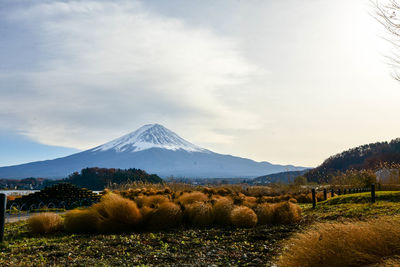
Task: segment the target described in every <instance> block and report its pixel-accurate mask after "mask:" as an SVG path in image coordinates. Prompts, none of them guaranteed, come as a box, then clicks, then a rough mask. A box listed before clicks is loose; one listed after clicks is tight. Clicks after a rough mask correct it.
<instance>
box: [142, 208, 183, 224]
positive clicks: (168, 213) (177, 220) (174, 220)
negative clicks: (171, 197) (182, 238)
mask: <svg viewBox="0 0 400 267" xmlns="http://www.w3.org/2000/svg"><path fill="white" fill-rule="evenodd" d="M182 217H183V213H182V210H181V207H180V206H179V205H177V204H175V203H172V202H164V203H162V204H161V205H160V206H159V207H158V209H156V210H155V211H154V212H153V213H152V215H151V218H150V222H149V227H150V228H151V229H169V228H173V227H177V226H179V225H180V224H181V222H182Z"/></svg>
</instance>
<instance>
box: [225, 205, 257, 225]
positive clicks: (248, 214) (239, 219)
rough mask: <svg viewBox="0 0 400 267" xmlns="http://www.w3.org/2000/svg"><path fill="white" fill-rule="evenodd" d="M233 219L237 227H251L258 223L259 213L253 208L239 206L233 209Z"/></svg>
mask: <svg viewBox="0 0 400 267" xmlns="http://www.w3.org/2000/svg"><path fill="white" fill-rule="evenodd" d="M231 221H232V224H233V225H234V226H236V227H245V228H250V227H254V226H255V225H256V224H257V215H256V213H255V212H254V211H253V210H252V209H250V208H248V207H246V206H239V207H236V208H234V209H233V210H232V212H231Z"/></svg>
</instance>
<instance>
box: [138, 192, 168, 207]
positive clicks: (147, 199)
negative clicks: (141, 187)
mask: <svg viewBox="0 0 400 267" xmlns="http://www.w3.org/2000/svg"><path fill="white" fill-rule="evenodd" d="M168 201H169V199H168V198H167V197H165V196H162V195H153V196H143V197H141V198H140V200H139V198H138V200H137V201H136V203H137V204H138V206H139V207H143V206H147V207H150V208H157V207H158V206H159V205H160V204H162V203H165V202H168Z"/></svg>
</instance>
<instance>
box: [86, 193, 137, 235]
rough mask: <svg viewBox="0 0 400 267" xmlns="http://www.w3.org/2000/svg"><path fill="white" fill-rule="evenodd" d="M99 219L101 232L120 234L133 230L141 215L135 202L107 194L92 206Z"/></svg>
mask: <svg viewBox="0 0 400 267" xmlns="http://www.w3.org/2000/svg"><path fill="white" fill-rule="evenodd" d="M92 208H93V209H95V210H96V211H97V212H98V214H99V215H100V217H99V230H100V231H101V232H120V231H124V230H129V229H132V228H134V227H135V226H136V225H138V224H139V222H140V220H141V218H142V215H141V213H140V210H139V209H138V207H137V205H136V203H135V202H133V201H132V200H129V199H126V198H123V197H121V196H120V195H116V194H107V195H105V196H103V197H102V199H101V201H100V202H99V203H97V204H94V205H93V206H92Z"/></svg>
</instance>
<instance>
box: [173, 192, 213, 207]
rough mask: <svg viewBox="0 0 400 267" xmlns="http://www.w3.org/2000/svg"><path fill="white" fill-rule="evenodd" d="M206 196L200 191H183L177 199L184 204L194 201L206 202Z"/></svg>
mask: <svg viewBox="0 0 400 267" xmlns="http://www.w3.org/2000/svg"><path fill="white" fill-rule="evenodd" d="M207 200H208V197H207V196H206V195H205V194H204V193H201V192H193V193H183V194H182V196H180V197H179V198H178V201H179V202H181V203H182V204H184V205H187V204H192V203H194V202H206V201H207Z"/></svg>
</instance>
